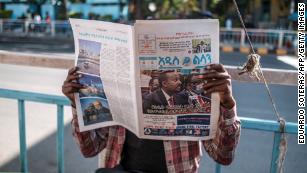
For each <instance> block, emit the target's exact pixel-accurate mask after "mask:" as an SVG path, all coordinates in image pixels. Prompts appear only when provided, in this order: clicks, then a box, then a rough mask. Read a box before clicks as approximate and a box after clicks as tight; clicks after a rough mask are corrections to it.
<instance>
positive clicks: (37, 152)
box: [0, 124, 98, 173]
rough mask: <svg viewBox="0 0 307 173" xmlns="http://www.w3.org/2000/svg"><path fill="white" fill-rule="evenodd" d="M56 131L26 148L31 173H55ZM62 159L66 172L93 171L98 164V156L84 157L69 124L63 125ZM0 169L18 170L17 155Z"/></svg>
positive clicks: (81, 172) (88, 172)
mask: <svg viewBox="0 0 307 173" xmlns="http://www.w3.org/2000/svg"><path fill="white" fill-rule="evenodd" d="M56 157H57V156H56V133H53V134H51V135H50V136H48V137H47V138H45V139H44V140H42V141H40V142H39V143H37V144H36V145H34V146H32V147H31V148H30V149H28V163H29V171H30V172H31V173H56V172H57V160H56ZM64 159H65V172H66V173H93V172H95V169H96V168H97V166H98V158H97V157H95V158H84V157H83V156H82V154H81V153H80V151H79V148H78V147H77V144H76V143H75V141H74V139H73V138H72V135H71V125H70V124H68V125H66V126H65V132H64ZM0 171H7V172H18V171H20V161H19V157H15V158H14V159H12V160H11V161H9V162H8V163H6V164H5V165H3V166H1V167H0Z"/></svg>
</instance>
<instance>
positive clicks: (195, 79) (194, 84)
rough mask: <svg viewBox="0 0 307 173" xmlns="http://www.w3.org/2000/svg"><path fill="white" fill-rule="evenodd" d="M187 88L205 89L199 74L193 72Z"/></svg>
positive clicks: (192, 89) (195, 90) (187, 82)
mask: <svg viewBox="0 0 307 173" xmlns="http://www.w3.org/2000/svg"><path fill="white" fill-rule="evenodd" d="M186 89H187V90H189V91H193V92H198V91H200V90H203V81H202V79H201V78H200V76H199V75H197V74H191V75H189V76H188V78H187V81H186Z"/></svg>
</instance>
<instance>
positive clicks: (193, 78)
mask: <svg viewBox="0 0 307 173" xmlns="http://www.w3.org/2000/svg"><path fill="white" fill-rule="evenodd" d="M185 83H186V85H185V89H184V90H183V91H182V92H180V95H182V97H187V98H188V102H189V104H190V105H193V106H194V108H197V110H198V112H199V111H201V112H204V113H210V111H211V95H210V94H205V92H206V91H205V90H204V83H206V81H205V80H204V79H203V75H200V74H190V75H188V77H187V78H186V81H185Z"/></svg>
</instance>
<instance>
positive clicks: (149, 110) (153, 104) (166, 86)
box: [143, 70, 188, 114]
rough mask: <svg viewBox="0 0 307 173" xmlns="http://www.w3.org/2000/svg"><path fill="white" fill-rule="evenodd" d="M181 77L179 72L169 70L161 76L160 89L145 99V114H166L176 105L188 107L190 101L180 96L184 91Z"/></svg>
mask: <svg viewBox="0 0 307 173" xmlns="http://www.w3.org/2000/svg"><path fill="white" fill-rule="evenodd" d="M180 79H181V75H180V73H179V72H177V71H173V70H168V71H163V72H161V73H160V74H159V77H158V80H159V85H160V88H159V89H157V90H155V91H154V92H152V93H150V94H149V95H147V96H146V97H144V98H143V113H146V114H164V113H163V111H164V112H165V113H166V112H167V110H168V109H172V108H173V107H175V106H176V105H187V104H188V99H187V98H184V97H182V96H179V95H178V93H179V92H180V91H181V90H182V82H181V80H180Z"/></svg>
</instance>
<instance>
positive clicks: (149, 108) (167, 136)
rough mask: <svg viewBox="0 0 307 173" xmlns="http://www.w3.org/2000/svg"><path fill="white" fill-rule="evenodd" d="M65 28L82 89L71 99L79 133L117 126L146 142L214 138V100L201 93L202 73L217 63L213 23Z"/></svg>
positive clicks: (88, 23)
mask: <svg viewBox="0 0 307 173" xmlns="http://www.w3.org/2000/svg"><path fill="white" fill-rule="evenodd" d="M70 23H71V26H72V29H73V34H74V42H75V56H76V62H75V63H76V66H78V67H79V71H78V72H79V73H80V74H82V77H81V78H80V79H79V82H80V83H81V84H83V85H85V86H86V87H85V88H84V89H81V90H80V92H79V93H76V94H75V97H76V105H77V114H78V122H79V127H80V131H86V130H91V129H96V128H101V127H107V126H113V125H120V126H123V127H125V128H126V129H128V130H130V131H131V132H133V133H134V134H135V135H137V136H138V137H139V138H145V139H160V140H206V139H211V138H213V137H214V136H215V133H216V129H217V122H218V118H219V106H220V105H219V102H220V101H219V96H218V94H217V93H213V94H212V95H207V94H205V93H206V92H204V90H203V87H202V85H203V84H204V82H206V81H205V80H204V79H203V72H204V67H205V66H206V65H208V64H211V63H218V62H219V23H218V20H213V19H197V20H157V21H142V20H140V21H136V23H135V24H134V26H131V25H124V24H116V23H110V22H102V21H93V20H81V19H70Z"/></svg>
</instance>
